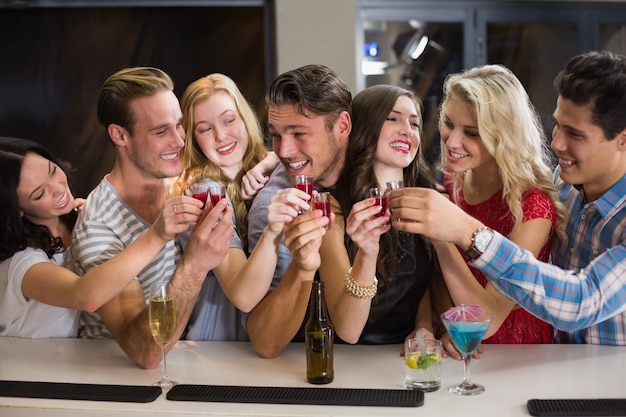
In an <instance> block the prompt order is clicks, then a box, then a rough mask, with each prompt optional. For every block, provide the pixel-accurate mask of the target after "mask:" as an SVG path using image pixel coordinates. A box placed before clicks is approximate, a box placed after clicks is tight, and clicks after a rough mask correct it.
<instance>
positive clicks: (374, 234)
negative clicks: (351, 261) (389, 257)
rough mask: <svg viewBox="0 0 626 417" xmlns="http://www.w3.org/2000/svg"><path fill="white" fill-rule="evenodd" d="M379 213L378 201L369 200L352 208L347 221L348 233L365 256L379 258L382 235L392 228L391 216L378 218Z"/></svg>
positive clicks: (386, 215) (384, 215)
mask: <svg viewBox="0 0 626 417" xmlns="http://www.w3.org/2000/svg"><path fill="white" fill-rule="evenodd" d="M379 213H380V206H379V205H376V199H375V198H367V199H365V200H363V201H359V202H358V203H356V204H355V205H354V206H352V210H350V214H349V215H348V219H347V220H346V233H347V234H348V236H350V239H352V241H353V242H354V244H355V245H357V247H358V248H359V250H361V251H362V252H363V254H365V255H373V256H378V250H379V241H380V235H382V234H383V233H386V232H387V231H388V230H389V229H390V228H391V225H390V224H389V218H390V217H389V215H388V214H387V213H384V214H383V215H382V216H380V217H377V216H376V215H377V214H379Z"/></svg>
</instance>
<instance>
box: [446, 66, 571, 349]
mask: <svg viewBox="0 0 626 417" xmlns="http://www.w3.org/2000/svg"><path fill="white" fill-rule="evenodd" d="M440 134H441V140H442V165H443V168H444V172H445V175H444V185H445V187H446V189H447V190H448V192H449V195H450V198H451V199H452V201H453V202H455V203H456V204H457V205H458V206H460V207H461V208H462V209H463V210H464V211H465V212H467V213H468V214H470V215H472V216H473V217H475V218H477V219H479V220H480V221H482V222H483V223H484V224H485V225H486V226H487V227H489V228H491V229H494V230H497V231H498V232H500V233H502V234H503V235H505V236H508V237H509V238H510V239H511V240H512V241H514V242H516V243H517V244H518V245H520V246H521V247H522V248H525V249H527V250H529V251H530V252H532V253H533V255H535V257H537V258H538V259H540V260H542V261H547V260H548V258H549V255H550V250H551V245H552V243H553V241H555V240H558V239H555V237H556V238H562V237H563V236H565V225H566V220H567V219H566V212H565V208H564V206H563V205H562V204H561V203H560V202H559V199H558V196H557V194H556V191H555V189H554V187H553V185H552V171H551V169H550V166H549V161H550V156H549V153H548V148H547V141H546V138H545V136H544V133H543V130H542V127H541V125H540V121H539V117H538V115H537V113H536V111H535V109H534V107H533V105H532V104H531V103H530V100H529V98H528V95H527V93H526V91H525V90H524V87H523V86H522V84H521V83H520V81H519V80H518V79H517V78H516V77H515V75H514V74H513V73H512V72H511V71H510V70H508V69H507V68H505V67H503V66H500V65H486V66H483V67H478V68H474V69H471V70H468V71H465V72H462V73H459V74H453V75H451V76H449V77H448V78H447V79H446V82H445V84H444V100H443V103H442V106H441V114H440ZM434 243H435V248H436V250H437V255H438V256H439V261H440V264H441V268H442V270H443V275H444V278H445V281H446V284H447V287H448V289H449V291H450V294H451V296H452V299H453V300H454V303H455V304H461V303H465V304H479V305H481V306H482V307H483V309H485V310H487V311H489V312H491V313H492V314H493V315H494V320H493V323H492V325H491V328H490V329H489V331H488V333H487V338H486V339H485V341H484V343H552V342H553V329H552V327H551V326H550V325H549V324H548V323H546V322H544V321H542V320H540V319H538V318H536V317H534V316H533V315H531V314H530V313H528V312H527V311H525V310H524V309H522V308H520V306H519V305H517V304H516V303H515V302H514V301H511V300H510V299H508V298H507V297H505V296H503V295H501V294H500V293H498V292H497V291H496V290H495V289H494V288H493V286H492V285H491V284H489V283H488V282H487V280H486V278H485V276H484V275H483V274H482V273H481V272H480V271H478V270H477V269H474V268H472V267H470V266H469V265H468V264H467V259H464V257H463V255H462V253H461V251H460V250H459V249H458V248H456V247H455V246H454V245H451V244H447V243H442V242H434ZM448 350H450V349H448Z"/></svg>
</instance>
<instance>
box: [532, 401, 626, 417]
mask: <svg viewBox="0 0 626 417" xmlns="http://www.w3.org/2000/svg"><path fill="white" fill-rule="evenodd" d="M526 406H527V407H528V412H529V413H530V415H531V416H555V417H556V416H573V417H575V416H626V398H598V399H586V398H583V399H578V400H576V399H541V400H539V399H532V400H528V402H527V404H526Z"/></svg>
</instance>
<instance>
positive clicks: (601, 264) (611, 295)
mask: <svg viewBox="0 0 626 417" xmlns="http://www.w3.org/2000/svg"><path fill="white" fill-rule="evenodd" d="M558 174H559V170H558V168H557V170H556V171H555V178H556V179H557V181H556V182H557V184H556V185H557V187H558V189H559V195H560V198H561V201H563V203H564V204H565V205H566V206H567V207H568V208H569V210H570V218H569V222H568V225H567V235H568V238H569V240H568V242H567V246H565V247H558V246H557V247H556V251H555V254H554V259H553V262H554V264H555V265H550V264H546V263H542V262H539V261H537V260H536V259H535V257H534V256H533V255H532V254H531V253H530V252H527V251H524V250H522V249H520V248H519V247H518V246H517V245H515V244H513V243H512V242H510V241H509V240H508V239H506V238H504V237H503V236H502V235H500V234H497V233H496V236H495V237H494V239H493V240H492V241H491V243H490V244H489V246H488V248H487V250H486V251H485V253H483V255H482V256H481V257H479V258H478V259H477V260H476V261H474V263H473V266H475V267H477V268H479V269H480V270H482V271H483V272H484V273H485V274H486V275H487V277H488V278H489V279H490V280H491V282H492V284H493V285H494V286H495V287H496V288H497V289H498V290H500V291H501V292H503V293H504V294H508V295H509V296H510V297H511V298H512V299H514V300H515V301H516V302H518V303H519V304H520V305H521V306H522V307H524V308H525V309H526V310H528V311H530V312H531V313H532V314H535V315H536V316H538V317H540V318H541V319H543V320H545V321H547V322H549V323H552V324H553V325H554V327H555V328H557V329H560V330H565V331H569V332H575V333H574V334H573V335H572V336H573V340H574V341H575V342H578V343H592V344H604V345H626V175H625V176H624V177H622V179H620V180H619V181H618V182H617V183H616V184H615V185H614V186H613V187H611V188H610V189H609V190H608V191H607V192H606V193H604V195H602V196H601V197H600V198H598V199H597V200H595V201H593V202H591V203H584V198H583V193H582V191H581V190H580V189H579V188H577V187H575V186H572V185H569V184H565V183H563V182H562V181H560V179H558Z"/></svg>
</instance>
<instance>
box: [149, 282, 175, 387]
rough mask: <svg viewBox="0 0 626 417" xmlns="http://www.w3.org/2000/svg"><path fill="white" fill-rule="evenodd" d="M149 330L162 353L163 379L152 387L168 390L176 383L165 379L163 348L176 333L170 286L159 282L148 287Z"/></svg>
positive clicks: (165, 367) (165, 366)
mask: <svg viewBox="0 0 626 417" xmlns="http://www.w3.org/2000/svg"><path fill="white" fill-rule="evenodd" d="M148 312H149V317H150V330H151V331H152V337H153V338H154V341H155V342H157V343H158V344H159V346H161V350H162V352H163V377H162V378H161V379H160V380H159V381H157V382H155V383H154V384H153V385H158V386H160V387H161V388H170V387H172V386H173V385H176V384H177V383H178V382H176V381H173V380H171V379H169V378H168V377H167V362H166V355H167V354H166V351H165V347H166V346H167V344H168V343H169V342H170V341H171V340H172V337H173V336H174V332H175V331H176V309H175V308H174V298H173V297H172V294H171V290H170V285H169V284H168V283H164V282H159V283H156V284H153V285H152V286H151V287H150V304H149V308H148Z"/></svg>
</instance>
